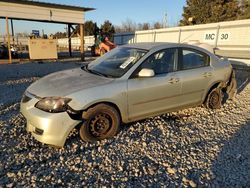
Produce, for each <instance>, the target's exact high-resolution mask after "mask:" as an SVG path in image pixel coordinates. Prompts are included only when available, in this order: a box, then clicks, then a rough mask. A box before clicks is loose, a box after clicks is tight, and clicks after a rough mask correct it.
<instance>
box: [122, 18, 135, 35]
mask: <svg viewBox="0 0 250 188" xmlns="http://www.w3.org/2000/svg"><path fill="white" fill-rule="evenodd" d="M121 28H122V30H123V32H133V31H135V30H136V23H135V22H134V21H132V20H131V19H129V18H128V19H127V20H126V21H124V22H122V26H121Z"/></svg>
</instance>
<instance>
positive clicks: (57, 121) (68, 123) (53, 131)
mask: <svg viewBox="0 0 250 188" xmlns="http://www.w3.org/2000/svg"><path fill="white" fill-rule="evenodd" d="M38 101H39V99H37V98H36V97H35V96H32V95H29V96H24V97H23V100H22V102H21V105H20V111H21V113H22V114H23V116H24V117H25V118H26V120H27V127H26V130H27V131H28V132H31V134H32V135H33V136H34V137H35V139H36V140H38V141H40V142H42V143H45V144H49V145H54V146H58V147H63V145H64V143H65V141H66V139H67V137H68V135H69V133H70V132H71V131H72V129H74V127H75V126H76V125H78V124H79V123H80V122H81V121H80V120H77V118H72V117H71V116H70V115H69V113H68V112H62V113H49V112H44V111H42V110H39V109H37V108H36V107H35V104H36V103H37V102H38ZM71 115H73V116H74V114H71Z"/></svg>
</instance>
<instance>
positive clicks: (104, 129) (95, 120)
mask: <svg viewBox="0 0 250 188" xmlns="http://www.w3.org/2000/svg"><path fill="white" fill-rule="evenodd" d="M82 118H83V124H82V126H81V128H80V137H81V139H82V140H83V141H85V142H94V141H98V140H103V139H107V138H111V137H113V136H115V135H116V134H117V133H118V132H119V130H120V115H119V113H118V112H117V110H116V109H115V108H113V107H112V106H109V105H106V104H99V105H96V106H94V107H92V108H90V109H89V110H88V111H87V112H84V113H83V115H82Z"/></svg>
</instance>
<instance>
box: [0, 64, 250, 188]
mask: <svg viewBox="0 0 250 188" xmlns="http://www.w3.org/2000/svg"><path fill="white" fill-rule="evenodd" d="M77 66H80V65H77V64H74V63H45V64H35V63H32V64H23V65H1V66H0V91H1V93H0V161H1V162H0V187H61V186H66V187H71V186H72V187H73V186H75V187H82V186H89V187H90V186H91V187H92V186H93V185H95V186H96V187H99V186H108V187H110V186H115V187H116V186H122V187H125V186H128V187H138V186H140V187H141V186H142V187H148V186H155V187H161V186H166V187H250V85H249V84H248V83H249V79H250V75H249V72H246V71H238V72H237V81H238V84H239V93H238V95H237V97H236V99H235V100H234V101H227V102H226V104H224V106H223V108H222V109H219V110H207V109H205V108H202V107H196V108H190V109H186V110H182V111H179V112H174V113H168V114H165V115H162V116H157V117H153V118H149V119H146V120H142V121H139V122H135V123H131V124H129V125H125V126H123V128H122V130H121V132H120V133H119V134H118V135H117V136H116V137H115V138H114V139H110V140H104V141H101V142H97V143H92V144H90V143H84V142H83V141H81V140H80V138H79V136H78V131H77V130H74V131H73V132H72V133H71V135H70V136H69V138H68V140H67V142H66V144H65V147H64V148H63V149H55V148H52V147H49V146H47V145H43V144H41V143H39V142H37V141H36V140H34V139H33V137H32V136H31V135H29V134H27V133H26V131H25V120H24V119H23V118H22V117H21V115H20V114H19V101H20V99H21V96H22V93H23V92H24V90H25V89H26V88H27V87H28V86H29V85H30V84H31V83H32V82H33V81H35V80H37V79H39V78H40V77H41V76H43V75H46V74H48V73H50V72H54V71H58V70H62V69H68V68H72V67H77Z"/></svg>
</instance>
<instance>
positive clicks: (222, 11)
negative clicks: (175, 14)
mask: <svg viewBox="0 0 250 188" xmlns="http://www.w3.org/2000/svg"><path fill="white" fill-rule="evenodd" d="M238 14H239V3H238V1H237V0H213V1H210V0H187V5H186V6H185V7H184V8H183V14H182V16H183V19H182V20H181V21H180V25H193V24H206V23H213V22H221V21H230V20H236V19H237V18H238Z"/></svg>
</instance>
